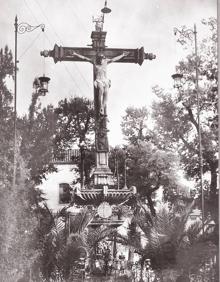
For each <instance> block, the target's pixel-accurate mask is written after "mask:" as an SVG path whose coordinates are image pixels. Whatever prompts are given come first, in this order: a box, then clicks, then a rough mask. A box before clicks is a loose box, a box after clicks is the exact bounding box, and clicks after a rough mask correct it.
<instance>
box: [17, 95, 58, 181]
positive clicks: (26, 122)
mask: <svg viewBox="0 0 220 282" xmlns="http://www.w3.org/2000/svg"><path fill="white" fill-rule="evenodd" d="M39 96H40V93H39V92H36V93H33V95H32V101H31V104H30V107H29V114H28V116H24V117H23V118H21V119H19V121H18V126H17V127H18V130H19V133H20V135H21V153H22V155H23V156H24V157H25V159H26V160H27V165H28V168H29V169H30V174H31V179H32V180H33V181H34V182H35V183H36V184H40V183H41V182H42V179H44V178H45V177H46V174H47V173H49V172H53V171H56V169H55V167H54V166H53V165H52V159H53V147H54V134H55V129H56V116H55V113H54V108H53V106H52V105H48V106H47V107H46V108H43V109H42V108H41V104H40V102H39Z"/></svg>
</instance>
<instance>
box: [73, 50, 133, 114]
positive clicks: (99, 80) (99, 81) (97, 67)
mask: <svg viewBox="0 0 220 282" xmlns="http://www.w3.org/2000/svg"><path fill="white" fill-rule="evenodd" d="M128 54H129V52H123V53H122V54H121V55H119V56H116V57H114V58H112V59H108V58H106V57H105V56H104V55H103V54H100V55H98V56H97V57H96V59H95V60H92V59H90V58H87V57H85V56H82V55H80V54H78V53H76V52H73V53H72V55H74V56H76V57H78V58H80V59H83V60H86V61H88V62H90V63H92V64H93V65H94V73H95V80H94V86H95V88H97V89H98V113H99V114H100V115H102V116H106V115H107V111H106V105H107V98H108V91H109V88H110V86H111V81H110V80H109V79H108V78H107V65H108V64H110V63H113V62H116V61H118V60H120V59H121V58H123V57H125V56H127V55H128Z"/></svg>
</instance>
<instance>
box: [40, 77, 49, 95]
mask: <svg viewBox="0 0 220 282" xmlns="http://www.w3.org/2000/svg"><path fill="white" fill-rule="evenodd" d="M38 79H39V81H40V87H39V92H40V93H41V94H42V95H43V96H44V95H46V93H47V92H48V83H49V81H50V78H49V77H47V76H45V75H43V76H41V77H39V78H38Z"/></svg>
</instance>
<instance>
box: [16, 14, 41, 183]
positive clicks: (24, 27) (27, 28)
mask: <svg viewBox="0 0 220 282" xmlns="http://www.w3.org/2000/svg"><path fill="white" fill-rule="evenodd" d="M14 26H15V64H14V144H13V147H14V160H13V184H12V185H13V188H15V183H16V165H17V160H16V141H17V136H16V133H17V126H16V121H17V64H18V62H19V61H18V59H17V50H18V33H19V34H23V33H25V32H32V31H33V30H35V29H36V28H38V27H40V28H41V30H42V31H44V29H45V25H44V24H40V25H37V26H31V25H29V24H28V23H20V24H18V17H17V16H16V17H15V23H14Z"/></svg>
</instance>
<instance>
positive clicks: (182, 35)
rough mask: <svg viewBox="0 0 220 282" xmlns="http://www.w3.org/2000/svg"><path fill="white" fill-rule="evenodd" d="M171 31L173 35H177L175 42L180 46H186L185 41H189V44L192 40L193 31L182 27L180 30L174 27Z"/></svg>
mask: <svg viewBox="0 0 220 282" xmlns="http://www.w3.org/2000/svg"><path fill="white" fill-rule="evenodd" d="M173 31H174V35H177V34H179V38H178V39H177V42H179V43H180V44H181V45H184V44H186V39H189V40H190V41H191V42H192V41H193V40H194V34H195V31H194V30H192V29H189V28H187V27H186V26H182V27H181V29H178V28H176V27H175V28H174V29H173Z"/></svg>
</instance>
